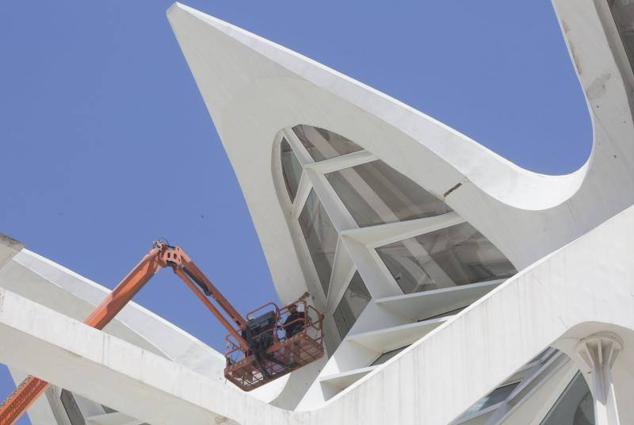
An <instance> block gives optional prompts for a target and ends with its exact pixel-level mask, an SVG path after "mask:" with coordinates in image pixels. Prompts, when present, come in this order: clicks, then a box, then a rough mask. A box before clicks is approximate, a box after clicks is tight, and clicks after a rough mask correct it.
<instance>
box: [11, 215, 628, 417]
mask: <svg viewBox="0 0 634 425" xmlns="http://www.w3.org/2000/svg"><path fill="white" fill-rule="evenodd" d="M633 251H634V208H630V209H628V210H627V211H625V212H623V213H621V214H619V215H618V216H616V217H614V218H612V219H610V220H608V221H607V222H606V223H604V224H602V225H601V226H599V227H598V228H597V229H595V230H593V231H591V232H589V233H588V234H587V235H585V236H583V237H581V238H580V239H578V240H576V241H574V242H572V243H571V244H569V245H567V246H566V247H564V248H562V249H561V250H559V251H557V252H555V253H553V254H552V255H549V256H548V257H546V258H544V259H543V260H541V261H539V262H538V263H536V264H535V265H533V266H531V267H529V268H528V269H527V270H525V271H524V272H522V273H520V274H519V275H517V276H515V277H514V278H512V279H510V280H509V281H507V282H506V283H505V284H504V285H502V286H500V287H498V288H497V289H495V290H494V291H492V292H491V293H490V294H488V295H487V296H486V297H484V298H482V299H480V300H479V301H478V302H476V303H475V304H473V305H472V306H470V307H469V308H468V309H467V310H465V311H463V312H462V313H460V314H459V315H458V316H457V317H456V318H455V319H454V320H452V321H450V322H447V323H445V324H444V325H442V326H441V327H439V328H438V329H436V330H435V331H433V332H431V333H430V334H428V335H427V336H426V337H425V338H423V339H421V340H420V341H418V342H417V343H415V344H414V345H413V346H412V347H410V348H409V349H407V350H405V351H403V352H402V353H400V354H399V355H397V356H396V357H395V358H393V359H391V360H390V361H388V362H387V363H386V364H385V365H383V366H381V367H377V368H376V369H374V370H373V371H372V372H370V373H369V374H368V375H367V376H366V377H364V378H362V379H361V380H359V381H358V382H357V383H355V384H353V385H352V386H351V387H349V388H348V389H346V390H344V391H343V392H341V393H339V394H338V395H336V396H335V397H334V398H332V399H331V400H330V401H329V402H328V403H326V405H324V406H323V407H322V408H320V409H316V410H313V411H308V412H296V413H293V412H288V411H284V410H281V409H277V408H274V407H271V406H268V405H266V404H264V403H262V402H259V401H256V400H254V399H252V398H251V397H249V396H248V395H246V394H244V393H241V392H239V391H238V390H235V389H233V388H231V387H229V386H226V385H223V384H221V383H219V382H217V381H214V380H210V379H209V378H206V377H204V376H201V375H199V374H197V373H195V372H193V371H191V370H190V369H188V368H185V367H184V366H182V365H179V364H177V363H174V362H171V361H169V360H167V359H165V358H162V357H160V356H157V355H155V354H153V353H151V352H148V351H146V350H143V349H141V348H139V347H136V346H134V345H132V344H129V343H127V342H125V341H122V340H120V339H118V338H116V337H113V336H111V335H108V334H106V333H103V332H100V331H97V330H95V329H92V328H89V327H87V326H85V325H83V324H82V323H80V322H78V321H76V320H73V319H70V318H68V317H66V316H63V315H61V314H59V313H57V312H54V311H52V310H50V309H48V308H45V307H43V306H41V305H39V304H37V303H34V302H33V301H30V300H28V299H26V298H23V297H20V296H18V295H16V294H14V293H11V292H9V291H7V290H2V291H0V337H1V338H2V339H3V340H4V341H11V342H12V343H13V344H12V345H11V347H10V348H8V347H7V346H5V345H3V346H2V348H0V361H2V362H6V363H10V364H14V365H16V367H20V368H23V369H25V370H32V371H33V372H34V373H35V374H37V375H39V376H42V377H43V378H45V379H49V380H51V381H53V382H56V383H59V384H60V385H62V386H64V387H66V388H69V389H71V390H73V391H75V392H77V393H80V394H83V395H85V396H87V397H89V398H91V399H93V400H97V401H99V402H101V403H104V404H107V405H109V406H112V407H114V408H116V409H117V410H120V411H122V412H125V413H126V414H129V415H131V416H133V417H136V418H140V419H142V420H144V421H147V422H149V423H152V424H157V425H158V424H173V423H180V421H182V420H183V418H187V422H188V423H189V424H192V425H195V424H209V423H210V422H211V421H215V420H220V421H222V420H223V418H225V417H226V418H229V419H231V420H233V421H236V422H237V423H240V424H245V425H246V424H258V425H260V424H280V425H281V424H285V423H289V424H303V425H309V424H315V425H317V424H325V423H350V424H356V423H358V424H368V425H372V424H384V423H386V422H388V421H389V422H390V423H407V424H409V423H416V422H417V421H419V420H420V418H421V417H424V418H425V423H427V424H432V425H433V424H446V423H448V422H450V421H451V420H452V419H453V418H455V417H456V416H458V415H459V414H460V413H461V412H462V411H464V410H465V409H466V408H467V407H469V406H470V405H471V404H472V403H474V402H475V401H476V400H477V399H478V398H479V397H480V396H481V395H482V394H484V393H486V392H487V391H489V390H490V389H491V388H493V387H495V386H496V385H497V384H498V383H499V382H501V381H502V380H504V379H505V378H506V377H507V376H509V375H511V374H512V373H513V371H515V370H517V369H519V368H520V367H521V366H522V365H523V364H524V363H526V362H527V361H528V360H530V359H531V358H532V357H534V356H535V355H536V354H537V353H538V352H539V351H541V350H542V349H543V348H544V347H545V346H547V345H550V344H555V345H556V346H558V347H559V348H560V349H561V350H563V351H564V352H568V353H569V354H572V351H574V348H575V347H576V345H577V343H578V341H579V340H581V339H582V338H584V337H586V336H588V335H591V334H594V333H596V332H599V331H609V332H612V333H614V334H616V335H618V337H619V338H620V339H621V340H622V341H623V350H622V352H621V354H622V355H619V356H618V357H617V359H616V361H615V363H614V366H613V372H614V385H615V388H616V391H615V393H616V397H617V402H618V403H619V414H620V420H621V422H622V423H632V422H633V421H634V406H632V405H631V403H629V394H632V391H633V390H634V380H632V376H633V372H634V366H633V364H632V362H631V360H630V359H631V358H632V352H633V350H634V332H633V330H634V314H632V310H633V309H632V296H633V295H632V294H634V262H632V261H631V252H633ZM599 285H601V286H599ZM597 288H601V291H597ZM597 294H600V296H597ZM461 347H468V350H464V349H461ZM43 360H44V361H43ZM60 364H63V365H64V367H57V365H60ZM86 377H90V379H89V380H87V379H85V378H86ZM423 394H424V396H421V395H423ZM448 394H451V397H447V395H448ZM156 406H161V409H157V408H156ZM212 423H213V422H212Z"/></svg>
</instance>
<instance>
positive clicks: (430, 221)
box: [342, 211, 465, 248]
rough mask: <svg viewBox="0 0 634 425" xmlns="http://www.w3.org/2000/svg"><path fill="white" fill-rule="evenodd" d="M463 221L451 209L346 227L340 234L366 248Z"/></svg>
mask: <svg viewBox="0 0 634 425" xmlns="http://www.w3.org/2000/svg"><path fill="white" fill-rule="evenodd" d="M464 222H465V220H464V218H462V217H460V216H459V215H458V214H457V213H455V212H453V211H452V212H448V213H446V214H442V215H437V216H434V217H424V218H418V219H415V220H407V221H397V222H394V223H387V224H378V225H376V226H368V227H358V228H354V229H348V230H345V231H343V232H342V234H345V235H346V237H349V238H351V239H354V240H356V241H358V242H360V243H363V244H365V245H367V246H368V248H376V247H379V246H383V245H388V244H390V243H394V242H398V241H401V240H404V239H408V238H412V237H415V236H420V235H424V234H426V233H430V232H434V231H436V230H441V229H445V228H447V227H451V226H454V225H456V224H460V223H464Z"/></svg>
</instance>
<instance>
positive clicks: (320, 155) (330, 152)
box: [293, 125, 361, 161]
mask: <svg viewBox="0 0 634 425" xmlns="http://www.w3.org/2000/svg"><path fill="white" fill-rule="evenodd" d="M293 132H295V134H296V135H297V138H298V139H299V140H300V141H301V142H302V144H303V145H304V147H306V150H308V153H309V154H310V156H311V157H312V158H313V159H314V160H315V161H323V160H324V159H330V158H334V157H337V156H340V155H345V154H347V153H352V152H356V151H360V150H361V147H360V146H359V145H357V144H355V143H353V142H351V141H350V140H348V139H346V138H345V137H343V136H340V135H338V134H336V133H332V132H330V131H328V130H324V129H321V128H317V127H311V126H310V125H297V126H295V127H293Z"/></svg>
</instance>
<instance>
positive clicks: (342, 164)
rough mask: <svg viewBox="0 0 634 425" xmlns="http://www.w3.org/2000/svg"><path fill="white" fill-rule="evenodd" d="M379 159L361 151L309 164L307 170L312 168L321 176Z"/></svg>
mask: <svg viewBox="0 0 634 425" xmlns="http://www.w3.org/2000/svg"><path fill="white" fill-rule="evenodd" d="M376 159H377V157H376V156H374V154H372V153H370V152H368V151H366V150H360V151H357V152H352V153H349V154H345V155H340V156H336V157H334V158H331V159H325V160H323V161H319V162H312V163H310V164H307V165H306V167H307V168H311V169H313V170H315V171H317V172H319V173H321V174H328V173H332V172H333V171H339V170H343V169H344V168H351V167H356V166H357V165H361V164H366V163H368V162H372V161H375V160H376Z"/></svg>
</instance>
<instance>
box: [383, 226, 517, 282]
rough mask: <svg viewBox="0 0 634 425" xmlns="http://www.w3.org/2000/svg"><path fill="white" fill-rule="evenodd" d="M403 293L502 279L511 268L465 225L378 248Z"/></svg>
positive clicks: (508, 274)
mask: <svg viewBox="0 0 634 425" xmlns="http://www.w3.org/2000/svg"><path fill="white" fill-rule="evenodd" d="M376 251H377V253H378V254H379V256H380V257H381V259H382V260H383V262H384V263H385V265H386V266H387V268H388V269H389V270H390V273H392V276H394V279H395V280H396V282H397V283H398V285H399V286H400V287H401V289H402V290H403V292H404V293H411V292H419V291H427V290H431V289H438V288H445V287H450V286H455V285H465V284H468V283H475V282H482V281H486V280H491V279H497V278H505V277H509V276H511V275H513V274H515V272H516V270H515V268H514V267H513V265H512V264H511V263H510V262H509V261H508V260H507V259H506V257H504V255H503V254H502V253H501V252H500V251H499V250H498V249H497V248H496V247H495V246H493V244H492V243H491V242H489V241H488V240H487V239H486V238H485V237H484V236H482V234H481V233H480V232H478V231H477V230H476V229H474V228H473V226H471V225H470V224H468V223H462V224H457V225H455V226H451V227H448V228H446V229H441V230H438V231H435V232H431V233H427V234H425V235H421V236H417V237H414V238H410V239H405V240H403V241H399V242H396V243H393V244H390V245H385V246H382V247H380V248H377V250H376Z"/></svg>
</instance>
